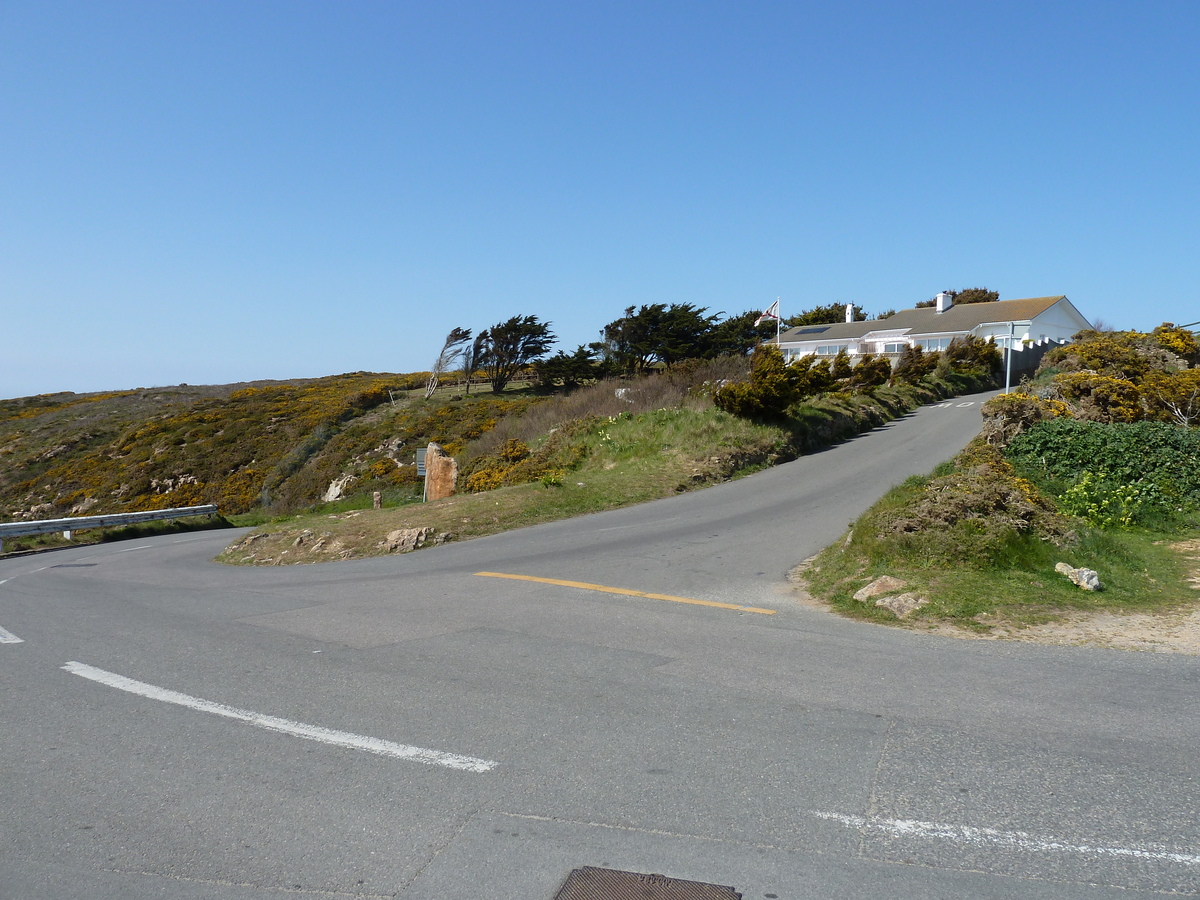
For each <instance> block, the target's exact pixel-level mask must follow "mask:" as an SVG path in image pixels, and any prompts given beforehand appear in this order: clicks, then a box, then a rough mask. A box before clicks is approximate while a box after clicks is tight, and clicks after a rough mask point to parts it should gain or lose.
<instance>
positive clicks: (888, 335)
mask: <svg viewBox="0 0 1200 900" xmlns="http://www.w3.org/2000/svg"><path fill="white" fill-rule="evenodd" d="M853 310H854V307H853V306H852V305H847V306H846V319H847V321H845V322H839V323H837V324H835V325H801V326H800V327H798V328H789V329H788V330H787V331H785V332H783V333H782V334H780V336H779V348H780V349H781V350H782V351H783V355H784V358H785V359H786V360H788V361H790V360H792V359H795V358H797V357H800V356H810V355H812V354H816V355H817V356H836V355H837V354H838V352H840V351H841V350H845V351H846V353H847V354H849V355H850V357H851V362H854V357H856V356H864V355H866V354H868V353H874V354H879V355H885V356H888V357H891V358H892V359H893V360H894V359H895V358H897V357H899V355H900V354H901V353H903V352H904V350H905V349H907V348H908V347H911V346H919V347H922V348H924V349H925V350H926V351H930V350H943V349H945V348H946V347H947V346H949V344H950V341H952V340H953V339H954V338H956V337H960V336H963V335H968V334H970V335H974V336H975V337H979V338H983V339H984V340H987V339H988V338H992V339H993V340H994V341H995V342H996V345H997V346H998V347H1000V348H1001V349H1002V350H1004V349H1007V348H1009V347H1011V348H1012V371H1013V372H1015V373H1024V372H1029V371H1032V370H1033V369H1034V368H1036V367H1037V364H1038V362H1039V361H1040V360H1041V358H1042V356H1043V355H1044V354H1045V352H1046V351H1047V350H1048V349H1050V347H1052V346H1056V345H1059V344H1065V343H1067V342H1068V341H1070V339H1071V337H1072V335H1075V334H1076V333H1078V332H1080V331H1083V330H1084V329H1088V328H1091V327H1092V326H1091V323H1090V322H1088V320H1087V319H1085V318H1084V317H1083V315H1082V314H1081V313H1080V312H1079V310H1077V309H1076V308H1075V306H1074V304H1072V303H1071V301H1070V300H1068V299H1067V298H1066V297H1065V296H1062V295H1059V296H1057V297H1031V298H1029V299H1026V300H996V301H993V302H991V303H966V304H962V305H959V306H956V305H954V298H953V297H952V296H951V295H950V294H945V293H943V294H938V296H937V301H936V303H935V305H934V306H931V307H926V308H923V309H905V310H901V311H900V312H898V313H894V314H893V315H890V316H888V317H887V318H886V319H868V320H867V321H864V322H853V321H850V319H852V318H853Z"/></svg>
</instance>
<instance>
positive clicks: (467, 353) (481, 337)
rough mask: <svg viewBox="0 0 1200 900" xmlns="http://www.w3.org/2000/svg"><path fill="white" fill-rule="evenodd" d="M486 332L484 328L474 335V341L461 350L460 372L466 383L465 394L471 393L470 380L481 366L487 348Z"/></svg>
mask: <svg viewBox="0 0 1200 900" xmlns="http://www.w3.org/2000/svg"><path fill="white" fill-rule="evenodd" d="M487 342H488V332H487V329H486V328H485V329H484V330H483V331H481V332H479V334H477V335H475V340H474V341H472V342H471V343H470V344H467V345H466V346H464V347H463V349H462V354H461V357H460V358H461V359H462V370H463V381H465V382H466V383H467V389H466V393H468V394H469V393H471V379H472V378H474V377H475V373H476V372H477V371H478V370H479V368H480V367H481V366H482V365H483V351H484V349H485V348H486V347H487Z"/></svg>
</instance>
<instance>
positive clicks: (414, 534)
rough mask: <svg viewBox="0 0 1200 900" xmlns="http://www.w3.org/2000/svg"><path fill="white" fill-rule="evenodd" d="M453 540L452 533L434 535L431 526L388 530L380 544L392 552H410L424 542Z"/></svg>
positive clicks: (436, 542) (417, 548) (420, 546)
mask: <svg viewBox="0 0 1200 900" xmlns="http://www.w3.org/2000/svg"><path fill="white" fill-rule="evenodd" d="M452 540H454V535H452V534H439V535H436V536H435V535H434V532H433V529H432V528H397V529H396V530H395V531H391V532H388V536H387V537H386V538H385V539H384V541H383V543H382V545H381V546H383V547H385V548H387V549H388V550H390V551H391V552H393V553H411V552H412V551H413V550H419V549H421V548H422V547H424V546H425V545H426V544H444V543H446V542H447V541H452Z"/></svg>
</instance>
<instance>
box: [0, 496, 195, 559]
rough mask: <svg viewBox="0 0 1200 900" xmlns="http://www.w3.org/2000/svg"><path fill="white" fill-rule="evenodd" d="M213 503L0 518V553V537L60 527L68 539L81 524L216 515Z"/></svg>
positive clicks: (0, 542)
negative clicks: (62, 516) (14, 519)
mask: <svg viewBox="0 0 1200 900" xmlns="http://www.w3.org/2000/svg"><path fill="white" fill-rule="evenodd" d="M216 512H217V507H216V506H215V505H214V504H211V503H210V504H208V505H206V506H185V507H177V508H175V509H151V510H147V511H146V512H131V513H110V514H109V515H106V516H71V517H69V518H66V519H40V520H37V521H33V522H0V553H3V552H4V539H5V538H13V537H25V536H27V535H31V534H53V533H54V532H56V531H61V532H62V534H63V537H65V538H66V539H67V540H70V539H71V532H72V531H82V530H84V529H85V528H112V527H114V526H120V525H136V524H138V523H139V522H158V521H161V520H163V519H185V518H188V517H189V516H212V515H216Z"/></svg>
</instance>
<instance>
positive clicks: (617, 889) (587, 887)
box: [554, 866, 742, 900]
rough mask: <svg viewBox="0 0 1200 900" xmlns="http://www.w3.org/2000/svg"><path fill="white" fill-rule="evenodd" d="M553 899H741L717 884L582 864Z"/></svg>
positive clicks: (728, 889)
mask: <svg viewBox="0 0 1200 900" xmlns="http://www.w3.org/2000/svg"><path fill="white" fill-rule="evenodd" d="M554 900H742V895H741V894H739V893H738V892H737V891H735V890H734V889H733V888H731V887H725V886H724V885H720V884H708V883H707V882H703V881H682V880H680V879H678V878H667V877H666V876H665V875H646V874H642V873H640V872H621V871H618V870H617V869H596V868H593V867H592V866H584V867H583V868H582V869H576V870H575V871H573V872H572V873H571V874H570V875H568V876H567V880H566V881H565V882H563V886H562V887H561V888H559V891H558V893H557V894H555V895H554Z"/></svg>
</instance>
